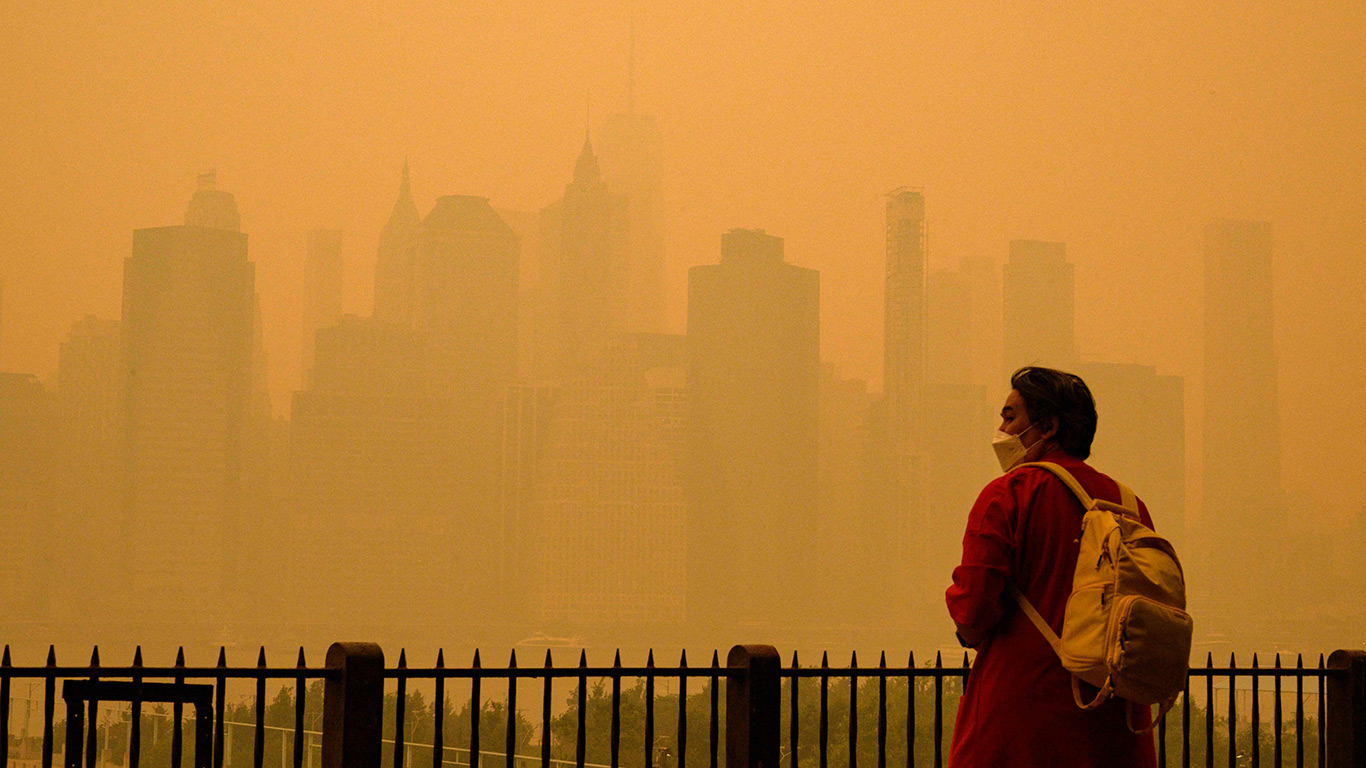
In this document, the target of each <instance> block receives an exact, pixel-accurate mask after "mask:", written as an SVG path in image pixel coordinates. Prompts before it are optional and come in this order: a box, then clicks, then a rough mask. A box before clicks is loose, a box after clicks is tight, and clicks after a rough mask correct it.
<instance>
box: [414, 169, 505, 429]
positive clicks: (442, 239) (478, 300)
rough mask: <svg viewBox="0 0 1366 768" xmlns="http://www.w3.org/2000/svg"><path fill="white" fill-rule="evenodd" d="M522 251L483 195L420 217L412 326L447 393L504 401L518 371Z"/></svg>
mask: <svg viewBox="0 0 1366 768" xmlns="http://www.w3.org/2000/svg"><path fill="white" fill-rule="evenodd" d="M518 251H519V246H518V242H517V236H516V235H515V234H514V233H513V231H512V229H511V228H510V227H508V225H507V224H506V223H505V222H504V221H503V219H502V217H500V216H499V215H498V213H497V212H495V211H494V210H493V207H492V206H491V205H489V201H488V198H485V197H474V196H470V195H446V196H443V197H441V198H439V199H438V200H437V201H436V206H435V207H433V208H432V210H431V212H430V213H428V214H427V216H426V217H425V218H424V219H423V220H422V224H421V226H420V227H419V229H418V233H417V236H416V241H415V247H414V249H413V281H412V318H411V322H412V325H413V328H415V329H416V330H418V331H419V332H421V333H422V334H423V336H424V338H425V339H426V342H427V344H428V346H429V348H430V354H431V357H430V363H431V369H432V375H433V376H434V377H435V379H434V383H435V385H436V386H437V387H439V388H440V389H442V390H443V391H447V392H460V391H474V390H478V391H479V392H481V393H484V394H488V393H489V392H490V391H492V393H493V395H494V399H495V401H496V402H499V403H501V400H502V387H504V386H506V385H507V384H509V383H511V382H512V378H513V376H514V375H515V374H516V370H517V260H518ZM481 405H482V404H481Z"/></svg>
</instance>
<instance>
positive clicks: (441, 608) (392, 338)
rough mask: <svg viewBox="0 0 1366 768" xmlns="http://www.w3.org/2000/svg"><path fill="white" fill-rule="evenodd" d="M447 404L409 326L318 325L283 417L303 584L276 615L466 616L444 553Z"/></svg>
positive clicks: (458, 570)
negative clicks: (305, 376) (310, 369)
mask: <svg viewBox="0 0 1366 768" xmlns="http://www.w3.org/2000/svg"><path fill="white" fill-rule="evenodd" d="M456 407H457V404H456V403H455V401H454V400H453V398H451V397H450V396H449V395H440V394H435V393H433V392H432V391H431V387H430V378H429V375H428V367H427V350H426V348H425V346H424V344H423V340H422V338H421V336H420V334H418V332H416V331H414V330H413V329H412V328H411V327H409V326H406V325H402V324H391V323H384V322H381V321H379V320H375V319H370V318H358V317H354V316H348V317H345V318H343V320H342V321H341V322H340V323H337V324H334V325H333V326H330V327H327V328H324V329H322V330H320V331H319V332H318V334H317V350H316V356H315V364H314V374H313V377H312V383H311V384H310V386H309V388H308V389H306V390H303V391H301V392H297V393H295V395H294V404H293V419H292V422H291V424H290V430H291V434H290V464H291V469H292V472H291V474H292V478H293V482H292V494H291V508H292V510H293V514H294V519H293V523H294V526H295V530H294V533H295V536H294V541H296V542H297V544H296V546H297V549H296V550H295V553H294V555H293V559H294V560H296V561H297V562H298V565H299V567H300V578H299V579H298V580H297V582H295V583H297V584H298V585H299V588H300V590H301V591H302V594H299V595H296V596H294V597H293V601H294V602H293V605H292V607H291V606H288V605H284V606H279V607H280V608H281V609H282V612H283V613H284V614H285V615H291V616H300V614H301V613H302V614H305V615H303V616H302V618H303V619H304V620H306V621H307V622H309V623H311V624H313V625H314V629H315V630H318V631H341V630H350V631H358V630H359V629H361V628H364V627H373V628H374V631H382V628H385V627H388V628H392V627H394V626H398V625H400V624H401V625H405V626H412V627H418V628H421V629H429V628H431V627H433V626H436V625H439V624H441V623H442V622H446V623H447V625H449V622H450V621H452V620H454V619H456V618H466V617H465V616H463V615H461V608H462V607H463V606H462V605H457V602H456V600H455V596H456V595H457V594H459V592H458V590H459V589H460V588H461V587H462V586H467V585H464V584H462V579H461V578H460V576H462V575H464V574H465V571H466V566H467V561H468V558H465V557H454V556H452V552H454V551H456V549H457V548H456V541H457V540H458V537H456V536H455V535H454V534H455V532H456V531H457V530H458V527H459V519H460V511H461V499H460V491H461V488H460V485H459V482H460V476H459V474H458V469H459V464H458V457H459V445H460V442H461V440H462V435H461V434H460V432H459V430H458V425H459V418H458V414H457V410H456ZM486 567H487V564H486ZM283 597H284V598H285V599H290V598H289V596H283ZM300 605H303V606H308V608H307V609H306V610H305V611H302V612H301V611H300V610H299V606H300Z"/></svg>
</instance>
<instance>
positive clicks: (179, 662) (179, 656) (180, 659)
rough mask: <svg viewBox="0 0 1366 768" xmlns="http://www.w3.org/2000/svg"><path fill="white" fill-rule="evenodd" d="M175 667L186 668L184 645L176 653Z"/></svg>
mask: <svg viewBox="0 0 1366 768" xmlns="http://www.w3.org/2000/svg"><path fill="white" fill-rule="evenodd" d="M175 665H176V666H177V667H183V666H185V646H183V645H182V646H180V647H179V648H177V649H176V652H175Z"/></svg>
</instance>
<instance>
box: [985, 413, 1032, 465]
mask: <svg viewBox="0 0 1366 768" xmlns="http://www.w3.org/2000/svg"><path fill="white" fill-rule="evenodd" d="M1033 426H1034V425H1033V424H1031V425H1029V426H1028V427H1025V428H1024V431H1023V432H1021V433H1020V434H1019V435H1011V434H1007V433H1005V432H1002V431H1001V430H999V429H998V430H996V436H995V437H993V438H992V439H991V447H992V449H993V450H995V451H996V460H997V461H999V462H1001V471H1002V472H1009V471H1010V470H1011V469H1012V468H1014V466H1015V465H1016V464H1019V463H1020V462H1021V461H1022V460H1023V459H1024V457H1025V454H1027V453H1029V449H1030V448H1033V447H1034V445H1029V446H1026V445H1025V444H1024V441H1023V440H1021V439H1020V435H1023V434H1024V433H1025V432H1028V431H1029V430H1030V429H1031V428H1033ZM1037 444H1038V442H1037V441H1035V445H1037Z"/></svg>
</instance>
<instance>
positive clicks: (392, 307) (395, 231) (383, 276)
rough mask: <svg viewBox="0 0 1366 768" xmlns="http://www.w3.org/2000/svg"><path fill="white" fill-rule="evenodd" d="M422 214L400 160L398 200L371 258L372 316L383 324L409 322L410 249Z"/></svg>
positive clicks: (411, 311)
mask: <svg viewBox="0 0 1366 768" xmlns="http://www.w3.org/2000/svg"><path fill="white" fill-rule="evenodd" d="M421 223H422V216H421V215H420V214H419V213H418V212H417V205H416V204H415V203H413V192H412V188H411V186H409V184H408V161H407V160H404V161H403V177H402V180H401V181H400V182H399V186H398V199H397V200H395V201H394V208H393V210H392V211H390V213H389V220H388V221H387V222H386V223H385V225H384V230H383V232H381V233H380V237H379V253H378V255H377V256H376V259H375V311H374V316H375V319H377V320H379V321H380V322H384V323H411V322H412V321H413V256H414V253H413V249H414V247H415V240H416V238H417V230H418V226H419V225H420V224H421Z"/></svg>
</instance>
